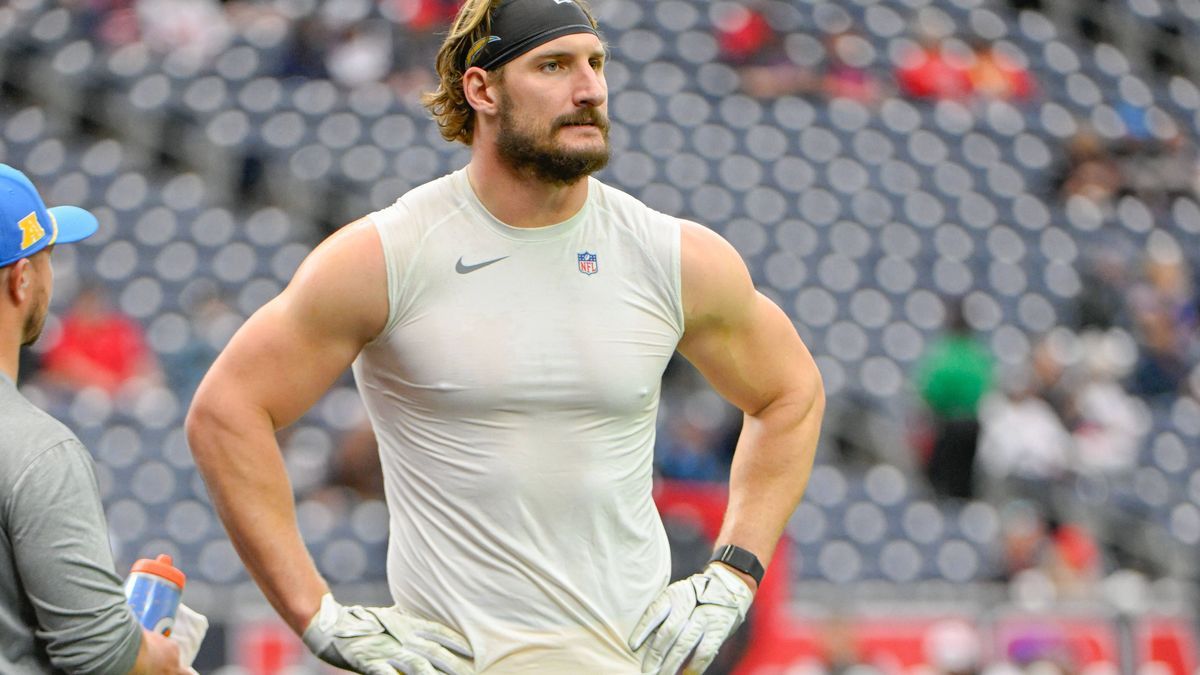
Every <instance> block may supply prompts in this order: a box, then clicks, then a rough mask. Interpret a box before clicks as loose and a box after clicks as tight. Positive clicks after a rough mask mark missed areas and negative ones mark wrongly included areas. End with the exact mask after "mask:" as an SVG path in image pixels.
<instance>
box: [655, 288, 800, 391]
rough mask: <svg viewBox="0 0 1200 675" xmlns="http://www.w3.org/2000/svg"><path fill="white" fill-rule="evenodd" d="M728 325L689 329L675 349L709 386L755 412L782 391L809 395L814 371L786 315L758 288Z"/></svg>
mask: <svg viewBox="0 0 1200 675" xmlns="http://www.w3.org/2000/svg"><path fill="white" fill-rule="evenodd" d="M737 314H738V317H737V319H738V320H737V321H736V322H733V323H730V324H728V325H716V326H711V325H710V326H707V327H698V328H696V329H695V330H689V331H688V332H687V333H685V335H684V340H683V341H681V342H680V346H679V351H680V353H681V354H683V356H684V358H686V359H687V360H688V361H690V362H691V363H692V365H694V366H696V369H697V370H699V371H700V373H701V374H702V375H704V378H705V379H706V380H708V382H709V384H711V385H712V387H713V389H715V390H716V391H717V393H718V394H721V396H723V397H724V398H725V399H726V400H728V401H729V402H730V403H732V404H734V405H735V406H737V407H738V408H740V409H741V410H742V411H744V412H746V413H749V414H755V413H757V412H758V411H760V410H762V409H763V408H765V407H766V406H767V405H769V404H770V403H772V402H774V401H776V400H779V399H782V398H784V397H785V396H788V395H795V394H801V395H804V397H805V398H808V397H810V396H811V395H812V392H811V391H809V390H812V389H815V388H817V387H819V382H820V376H819V374H818V373H817V369H816V365H815V364H814V363H813V359H812V356H811V355H810V354H809V352H808V349H807V348H806V347H805V345H804V343H803V342H802V341H801V339H800V336H799V335H797V333H796V329H795V327H794V326H793V325H792V322H791V319H789V318H788V317H787V315H786V314H784V313H783V310H781V309H779V307H778V306H776V305H775V303H773V302H771V300H770V299H768V298H767V297H766V296H764V295H762V294H761V293H758V292H753V293H752V294H751V296H750V297H749V298H748V299H747V306H746V307H743V308H741V309H739V310H738V312H737Z"/></svg>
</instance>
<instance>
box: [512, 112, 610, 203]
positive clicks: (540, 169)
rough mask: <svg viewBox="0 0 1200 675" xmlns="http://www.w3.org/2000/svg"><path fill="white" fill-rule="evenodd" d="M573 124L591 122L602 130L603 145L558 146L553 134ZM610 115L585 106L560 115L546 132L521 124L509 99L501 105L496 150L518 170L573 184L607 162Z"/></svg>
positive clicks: (543, 178)
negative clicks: (574, 147)
mask: <svg viewBox="0 0 1200 675" xmlns="http://www.w3.org/2000/svg"><path fill="white" fill-rule="evenodd" d="M574 124H592V125H594V126H595V127H596V128H597V129H599V130H600V135H601V137H602V139H603V144H602V145H601V146H600V147H598V148H586V149H580V150H576V149H569V148H564V147H562V146H561V145H558V144H556V143H555V141H554V135H555V134H557V133H558V131H559V130H560V129H564V128H566V127H568V126H570V125H574ZM608 126H609V124H608V118H607V117H606V116H605V115H604V114H603V113H601V112H600V111H598V110H596V109H595V108H585V109H583V110H580V111H579V112H576V113H572V114H570V115H562V116H561V117H557V118H555V119H554V121H552V122H551V123H550V128H549V129H548V130H546V131H544V132H543V131H529V130H526V129H524V128H522V127H521V125H520V124H519V123H518V122H517V119H516V116H515V115H514V114H513V110H512V106H511V104H509V103H508V101H504V102H502V103H501V105H500V133H499V134H498V136H497V138H496V149H497V152H498V153H499V155H500V159H502V160H503V161H504V162H505V163H506V164H508V165H509V166H510V167H511V168H513V169H515V170H516V171H517V172H518V173H522V174H526V175H529V176H532V177H533V178H536V179H537V180H539V181H541V182H543V183H550V184H552V185H570V184H572V183H574V182H576V181H578V180H579V179H580V178H583V177H585V176H588V175H591V174H593V173H595V172H597V171H599V170H600V169H603V168H604V167H605V166H607V165H608V155H609V148H608Z"/></svg>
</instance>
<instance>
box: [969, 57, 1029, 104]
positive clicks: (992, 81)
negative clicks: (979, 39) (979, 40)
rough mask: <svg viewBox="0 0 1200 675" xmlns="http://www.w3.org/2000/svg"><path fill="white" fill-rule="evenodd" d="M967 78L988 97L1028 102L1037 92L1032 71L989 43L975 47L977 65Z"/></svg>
mask: <svg viewBox="0 0 1200 675" xmlns="http://www.w3.org/2000/svg"><path fill="white" fill-rule="evenodd" d="M968 77H969V78H970V80H971V87H972V89H974V91H975V93H976V94H978V95H980V96H986V97H988V98H995V99H1001V100H1005V101H1009V100H1025V99H1028V98H1030V97H1032V96H1033V93H1034V89H1035V87H1034V82H1033V77H1032V76H1031V75H1030V74H1029V71H1027V70H1025V68H1023V67H1022V66H1021V64H1019V63H1017V61H1016V60H1014V59H1013V58H1012V57H1010V56H1007V55H1005V54H1004V53H1003V52H1001V51H1000V50H998V49H996V48H995V47H992V46H990V45H986V44H980V45H977V46H976V47H975V63H974V64H972V66H971V69H970V71H969V72H968Z"/></svg>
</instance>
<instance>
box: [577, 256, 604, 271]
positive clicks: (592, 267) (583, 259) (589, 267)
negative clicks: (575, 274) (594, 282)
mask: <svg viewBox="0 0 1200 675" xmlns="http://www.w3.org/2000/svg"><path fill="white" fill-rule="evenodd" d="M578 255H579V271H580V272H583V273H584V274H595V273H596V272H599V271H600V263H598V262H597V261H596V254H595V253H588V252H587V251H584V252H583V253H580V254H578Z"/></svg>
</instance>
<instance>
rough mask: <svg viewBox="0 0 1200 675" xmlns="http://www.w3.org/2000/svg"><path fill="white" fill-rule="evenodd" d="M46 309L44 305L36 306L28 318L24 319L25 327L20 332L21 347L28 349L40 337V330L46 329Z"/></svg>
mask: <svg viewBox="0 0 1200 675" xmlns="http://www.w3.org/2000/svg"><path fill="white" fill-rule="evenodd" d="M48 309H49V308H48V307H46V305H45V304H38V306H37V307H34V308H33V311H32V312H30V313H29V316H27V317H25V327H24V329H23V330H22V331H21V346H22V347H28V346H29V345H31V344H33V343H35V342H37V340H38V338H40V337H41V336H42V329H43V328H45V327H46V314H47V313H48V312H47V310H48Z"/></svg>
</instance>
